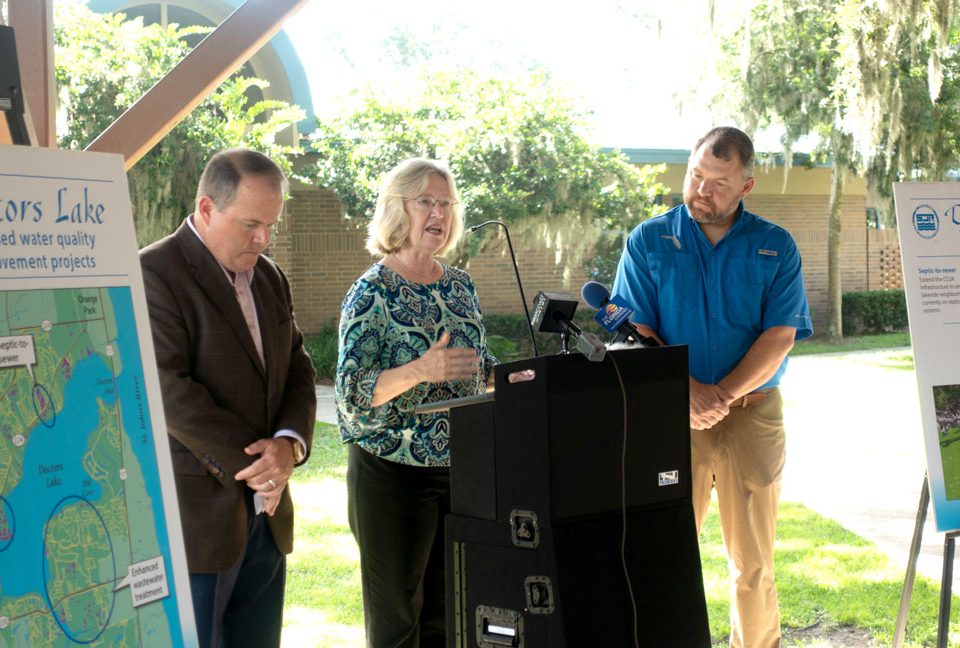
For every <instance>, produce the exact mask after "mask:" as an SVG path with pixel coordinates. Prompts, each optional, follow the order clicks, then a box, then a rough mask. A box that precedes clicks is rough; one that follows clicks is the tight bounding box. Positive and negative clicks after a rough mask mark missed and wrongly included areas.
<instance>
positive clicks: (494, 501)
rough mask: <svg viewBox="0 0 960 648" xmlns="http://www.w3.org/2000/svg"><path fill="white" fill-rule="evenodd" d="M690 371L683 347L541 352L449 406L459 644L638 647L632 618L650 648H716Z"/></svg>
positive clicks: (452, 591)
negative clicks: (488, 390) (697, 491)
mask: <svg viewBox="0 0 960 648" xmlns="http://www.w3.org/2000/svg"><path fill="white" fill-rule="evenodd" d="M618 370H619V375H618ZM688 375H689V373H688V368H687V350H686V347H682V346H681V347H656V348H637V349H628V350H621V351H610V352H608V353H607V355H606V357H605V358H604V360H603V361H602V362H590V361H588V360H587V359H586V358H584V357H583V356H582V355H579V354H570V355H556V356H541V357H536V358H530V359H527V360H522V361H518V362H513V363H508V364H504V365H500V366H498V367H496V369H495V374H494V379H495V381H496V390H495V393H494V397H493V398H492V399H490V400H487V401H486V402H475V401H474V402H471V403H470V404H467V405H464V406H460V407H458V406H456V405H458V403H457V401H450V404H451V409H450V429H451V434H450V452H451V455H450V463H451V472H450V487H451V507H452V514H451V515H450V516H448V518H447V523H446V545H445V551H446V572H447V645H448V646H449V647H451V648H467V647H470V648H475V647H480V648H485V647H488V646H490V647H492V646H517V647H520V646H527V647H538V648H539V647H541V646H543V647H546V646H549V647H550V648H561V647H564V646H566V647H570V648H573V647H581V646H584V647H589V646H604V647H611V648H612V647H616V646H634V645H636V644H635V632H634V617H635V616H636V638H637V639H638V643H639V645H640V646H650V647H653V646H656V647H658V648H659V647H663V646H670V647H671V648H683V647H686V646H697V647H700V646H709V645H710V631H709V627H708V624H707V614H706V604H705V600H704V592H703V579H702V573H701V567H700V554H699V550H698V546H697V537H696V530H695V524H694V518H693V509H692V505H691V500H690V440H689V404H688V402H689V383H688ZM621 380H622V382H621ZM624 404H626V411H624ZM625 414H626V416H625ZM625 426H626V427H625ZM621 547H622V549H621ZM621 553H622V555H621ZM628 576H629V582H630V583H631V585H632V595H633V596H632V599H631V588H630V587H628ZM634 610H635V611H634Z"/></svg>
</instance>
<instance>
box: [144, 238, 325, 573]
mask: <svg viewBox="0 0 960 648" xmlns="http://www.w3.org/2000/svg"><path fill="white" fill-rule="evenodd" d="M140 264H141V267H142V268H143V282H144V287H145V289H146V297H147V307H148V310H149V313H150V328H151V330H152V332H153V344H154V349H155V352H156V356H157V368H158V370H159V373H160V388H161V390H162V392H163V409H164V412H165V414H166V419H167V432H168V434H169V438H170V451H171V454H172V459H173V472H174V476H175V478H176V484H177V498H178V500H179V504H180V518H181V522H182V524H183V533H184V540H185V542H186V550H187V563H188V566H189V571H190V572H191V573H217V572H223V571H226V570H228V569H229V568H230V567H232V566H233V565H234V564H236V563H237V561H238V560H239V559H240V558H241V556H242V555H243V550H244V544H245V542H246V526H247V511H246V502H245V497H246V496H247V495H246V493H245V485H244V482H237V481H235V480H234V478H233V476H234V475H235V474H236V473H237V472H238V471H239V470H241V469H242V468H244V467H245V466H247V465H249V464H250V463H252V462H253V461H254V460H255V459H256V457H248V456H247V455H246V454H244V452H243V448H244V447H246V446H247V445H249V444H250V443H253V442H254V441H256V440H257V439H263V438H270V437H272V436H273V435H274V433H275V432H276V431H277V430H281V429H285V428H286V429H291V430H294V431H296V432H297V433H298V434H300V436H301V437H303V439H304V440H305V441H306V444H307V451H308V452H309V449H310V445H311V440H312V438H313V426H314V421H315V415H316V392H315V387H314V373H313V365H312V363H311V361H310V356H309V355H308V354H307V353H306V351H305V349H304V347H303V336H302V335H301V333H300V329H299V328H298V327H297V323H296V320H295V319H294V314H293V307H292V303H291V302H292V300H291V296H290V287H289V285H288V283H287V279H286V277H285V276H284V274H283V272H282V271H281V270H280V268H279V267H277V265H276V264H275V263H274V262H273V261H271V260H270V259H268V258H266V257H264V256H261V257H260V259H259V261H257V265H256V268H255V270H254V279H253V284H252V286H251V287H252V290H253V294H254V298H255V301H256V304H257V316H258V318H259V321H260V331H261V335H262V336H263V355H264V358H265V363H266V367H264V366H263V364H262V363H261V361H260V358H259V356H258V355H257V351H256V348H255V347H254V345H253V339H252V337H251V336H250V332H249V330H248V329H247V325H246V322H245V321H244V318H243V313H242V312H241V310H240V304H239V302H238V301H237V298H236V295H235V293H234V290H233V286H231V285H230V282H229V281H228V280H227V277H226V276H225V275H224V272H223V270H222V269H221V267H220V265H219V264H218V263H217V261H216V259H214V257H213V255H212V254H211V253H210V252H209V251H208V250H207V248H206V247H205V246H204V245H203V243H202V242H201V241H200V239H199V238H198V237H197V235H196V234H194V233H193V231H192V230H191V229H190V227H189V226H188V225H187V223H186V222H184V223H182V224H181V225H180V227H179V229H177V231H176V232H175V233H173V234H171V235H170V236H168V237H166V238H164V239H163V240H161V241H157V242H156V243H154V244H153V245H150V246H149V247H146V248H144V249H143V250H142V251H141V252H140ZM269 523H270V530H271V532H272V533H273V538H274V540H275V541H276V544H277V547H278V548H279V549H280V551H282V552H283V553H285V554H286V553H290V552H291V551H292V550H293V503H292V501H291V499H290V492H289V488H288V489H286V490H285V491H284V493H283V497H282V499H281V501H280V504H279V506H278V507H277V510H276V512H275V513H274V515H273V517H271V518H270V519H269Z"/></svg>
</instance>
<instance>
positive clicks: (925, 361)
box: [893, 182, 960, 646]
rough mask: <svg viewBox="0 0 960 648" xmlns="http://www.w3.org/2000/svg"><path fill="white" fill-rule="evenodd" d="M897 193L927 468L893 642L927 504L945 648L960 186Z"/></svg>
mask: <svg viewBox="0 0 960 648" xmlns="http://www.w3.org/2000/svg"><path fill="white" fill-rule="evenodd" d="M893 195H894V203H895V206H896V214H897V233H898V236H899V240H900V253H901V260H902V263H903V287H904V293H905V296H906V305H907V315H908V318H909V323H910V340H911V345H912V347H913V357H914V366H915V368H916V378H917V389H918V396H919V403H920V422H921V431H922V437H923V441H924V447H925V451H926V452H925V454H926V464H927V476H926V479H925V480H924V484H923V490H922V492H921V496H920V506H919V510H918V512H917V523H916V527H915V530H914V543H913V546H912V547H911V555H910V562H909V565H908V569H907V574H906V578H905V582H904V589H903V592H902V596H901V606H900V611H899V613H898V617H897V626H896V630H895V633H894V644H893V645H894V646H900V645H902V642H903V634H904V630H905V626H906V615H907V607H908V606H909V598H910V594H911V590H912V586H913V579H914V577H915V569H916V559H917V554H918V552H919V538H920V534H921V530H922V525H923V523H924V520H925V518H926V512H927V509H928V507H930V508H932V511H933V518H934V522H935V524H936V529H937V531H938V532H944V534H945V536H944V547H943V571H942V580H941V590H940V612H939V620H938V631H937V646H946V645H947V630H948V625H949V614H950V595H951V589H952V580H953V559H954V554H955V544H956V538H957V537H960V531H958V530H960V443H958V442H960V362H958V359H960V358H958V354H957V346H956V344H955V343H954V341H955V339H956V335H957V333H958V327H960V186H958V185H957V183H954V182H926V183H925V182H896V183H894V184H893Z"/></svg>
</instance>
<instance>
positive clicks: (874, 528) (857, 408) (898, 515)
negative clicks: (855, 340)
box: [317, 353, 960, 592]
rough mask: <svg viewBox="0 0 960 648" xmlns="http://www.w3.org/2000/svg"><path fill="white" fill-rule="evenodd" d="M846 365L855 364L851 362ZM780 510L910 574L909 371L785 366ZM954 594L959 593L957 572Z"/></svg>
mask: <svg viewBox="0 0 960 648" xmlns="http://www.w3.org/2000/svg"><path fill="white" fill-rule="evenodd" d="M851 358H852V359H851ZM782 391H783V398H784V417H785V419H786V425H787V465H786V469H785V472H784V478H783V494H782V497H781V499H782V500H783V501H785V502H799V503H801V504H804V505H805V506H807V507H808V508H811V509H813V510H814V511H816V512H817V513H819V514H821V515H823V516H825V517H828V518H831V519H833V520H836V521H837V522H839V523H840V524H841V525H842V526H844V527H845V528H847V529H849V530H850V531H852V532H854V533H856V534H857V535H859V536H861V537H862V538H865V539H867V540H869V541H870V542H872V543H874V544H876V545H877V547H878V548H879V549H880V550H881V551H882V552H883V553H885V554H886V555H887V556H889V557H890V558H891V559H893V560H894V561H896V563H897V564H898V565H900V567H901V568H902V569H903V570H906V565H907V559H908V558H909V551H910V542H911V540H912V537H913V529H914V524H915V522H916V516H917V505H918V503H919V499H920V488H921V486H922V483H923V476H924V471H925V470H926V458H925V455H924V448H923V438H922V433H921V429H920V410H919V405H918V401H917V383H916V377H915V374H914V373H913V372H912V371H894V370H889V371H878V370H877V368H876V355H875V354H871V353H862V354H854V355H853V356H848V357H847V359H846V360H844V361H843V362H837V361H836V360H831V358H830V356H800V357H797V358H791V360H790V366H789V368H788V369H787V373H786V375H785V377H784V381H783V385H782ZM317 397H318V402H317V419H318V420H320V421H325V422H327V423H333V424H336V407H335V405H334V401H333V388H332V387H328V386H323V385H320V386H318V387H317ZM943 539H944V534H942V533H937V532H936V530H935V528H934V524H933V514H932V509H931V511H930V512H928V515H927V522H926V524H925V526H924V530H923V545H922V549H921V554H920V559H919V561H918V566H917V571H918V573H919V574H922V575H924V576H927V577H929V578H932V579H934V580H936V581H937V582H938V583H939V582H940V578H941V572H942V569H943ZM955 572H957V573H958V577H957V578H956V579H955V580H954V585H953V591H954V592H960V570H955Z"/></svg>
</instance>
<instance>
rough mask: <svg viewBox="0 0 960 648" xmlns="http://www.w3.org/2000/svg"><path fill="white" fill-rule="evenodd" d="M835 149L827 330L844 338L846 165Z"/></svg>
mask: <svg viewBox="0 0 960 648" xmlns="http://www.w3.org/2000/svg"><path fill="white" fill-rule="evenodd" d="M841 157H842V156H840V155H837V152H836V151H834V155H833V173H832V175H831V182H830V217H829V220H828V221H827V330H826V337H827V339H828V340H840V339H842V338H843V316H842V314H841V304H842V301H843V292H842V287H841V285H840V239H841V234H842V231H841V224H840V203H841V202H842V201H843V182H844V173H845V168H846V165H845V164H844V163H843V160H842V159H841Z"/></svg>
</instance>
